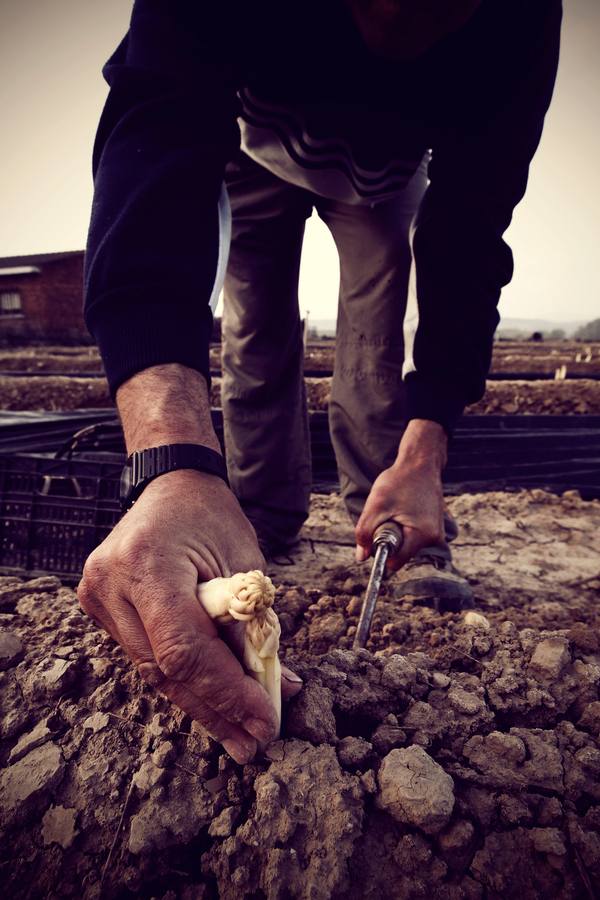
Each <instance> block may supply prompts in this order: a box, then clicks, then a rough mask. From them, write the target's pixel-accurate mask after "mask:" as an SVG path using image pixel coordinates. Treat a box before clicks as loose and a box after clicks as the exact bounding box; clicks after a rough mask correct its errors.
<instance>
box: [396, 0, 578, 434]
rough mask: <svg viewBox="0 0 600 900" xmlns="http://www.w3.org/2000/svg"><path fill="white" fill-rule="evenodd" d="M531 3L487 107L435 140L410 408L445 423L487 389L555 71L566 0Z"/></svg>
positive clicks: (417, 278) (418, 238)
mask: <svg viewBox="0 0 600 900" xmlns="http://www.w3.org/2000/svg"><path fill="white" fill-rule="evenodd" d="M507 6H511V4H507ZM531 7H532V8H533V9H534V10H535V12H534V13H533V15H532V16H530V17H529V20H530V21H529V24H527V23H525V24H523V17H522V16H521V15H520V14H519V12H518V11H516V14H515V16H514V20H513V29H514V32H515V33H516V34H517V38H516V40H515V41H514V46H512V47H511V46H510V45H508V46H505V49H504V53H505V65H504V67H503V71H504V73H505V74H504V76H503V81H502V83H501V84H500V88H499V90H496V91H493V90H492V91H490V96H489V97H486V95H485V88H483V91H482V87H481V85H479V86H478V87H477V92H478V96H479V97H480V101H479V105H480V108H481V106H482V105H483V104H484V103H485V102H486V100H487V102H488V104H489V107H490V108H489V109H486V111H485V113H484V114H480V115H473V116H472V117H471V119H469V120H468V121H465V122H463V123H462V124H460V125H459V126H457V127H452V128H449V129H447V130H446V131H445V132H444V134H443V137H442V138H441V139H440V141H439V143H438V144H437V145H434V148H433V158H432V162H431V165H430V169H429V177H430V185H429V187H428V189H427V192H426V194H425V196H424V198H423V201H422V204H421V208H420V210H419V214H418V217H417V221H416V223H415V230H414V234H413V258H414V266H413V274H412V277H411V288H410V291H409V312H408V314H407V317H406V322H405V332H406V334H405V337H406V346H407V354H406V362H405V368H404V377H405V382H406V389H407V398H408V414H409V418H411V419H415V418H420V419H421V418H422V419H430V420H433V421H436V422H439V423H440V424H442V425H443V426H444V428H445V429H446V431H447V432H448V433H451V432H452V430H453V428H454V426H455V424H456V421H457V420H458V418H459V417H460V416H461V415H462V412H463V410H464V407H465V406H466V405H468V404H470V403H474V402H475V401H477V400H479V399H480V398H481V397H482V396H483V394H484V391H485V380H486V375H487V373H488V371H489V367H490V363H491V354H492V344H493V335H494V331H495V329H496V326H497V324H498V321H499V315H498V312H497V304H498V301H499V298H500V291H501V288H502V287H503V285H505V284H507V283H508V282H509V281H510V279H511V277H512V272H513V260H512V253H511V251H510V249H509V247H508V246H507V244H506V243H505V242H504V240H503V239H502V235H503V233H504V231H505V230H506V229H507V228H508V225H509V224H510V221H511V218H512V213H513V209H514V207H515V206H516V205H517V203H518V202H519V201H520V200H521V198H522V197H523V195H524V193H525V188H526V185H527V176H528V168H529V163H530V161H531V159H532V157H533V155H534V153H535V151H536V148H537V146H538V143H539V140H540V137H541V133H542V126H543V120H544V116H545V113H546V111H547V109H548V106H549V103H550V99H551V96H552V91H553V86H554V80H555V76H556V70H557V64H558V48H559V36H560V21H561V3H560V0H532V4H531ZM519 29H521V31H519ZM498 40H501V38H500V36H499V37H498ZM472 77H473V78H474V79H475V78H477V77H478V73H476V72H473V73H472ZM481 98H482V99H481Z"/></svg>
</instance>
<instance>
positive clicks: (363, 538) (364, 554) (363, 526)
mask: <svg viewBox="0 0 600 900" xmlns="http://www.w3.org/2000/svg"><path fill="white" fill-rule="evenodd" d="M390 518H391V516H390V512H389V510H388V509H387V508H386V507H385V506H384V505H383V502H382V501H381V500H379V497H378V494H377V493H376V492H375V491H373V490H372V491H371V494H370V495H369V497H368V498H367V502H366V504H365V506H364V509H363V511H362V513H361V515H360V518H359V520H358V522H357V523H356V528H355V536H356V562H364V561H365V559H368V558H369V556H370V555H371V551H372V549H373V535H374V534H375V531H376V529H377V528H378V526H379V525H382V524H383V523H384V522H386V521H388V520H389V519H390ZM398 524H400V525H401V524H402V523H401V522H399V523H398Z"/></svg>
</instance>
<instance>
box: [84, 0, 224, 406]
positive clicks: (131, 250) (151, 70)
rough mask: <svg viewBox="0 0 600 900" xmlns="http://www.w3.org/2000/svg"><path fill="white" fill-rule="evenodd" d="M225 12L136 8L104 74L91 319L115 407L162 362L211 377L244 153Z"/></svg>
mask: <svg viewBox="0 0 600 900" xmlns="http://www.w3.org/2000/svg"><path fill="white" fill-rule="evenodd" d="M224 5H225V4H218V3H217V4H204V3H202V4H201V3H197V2H194V0H168V2H165V0H136V2H135V4H134V7H133V12H132V18H131V23H130V27H129V31H128V33H127V34H126V36H125V38H124V39H123V41H122V42H121V43H120V45H119V47H118V48H117V50H116V51H115V53H114V54H113V55H112V56H111V58H110V59H109V60H108V62H107V63H106V65H105V67H104V69H103V74H104V77H105V79H106V81H107V82H108V84H109V86H110V91H109V94H108V98H107V101H106V104H105V107H104V110H103V113H102V116H101V119H100V123H99V127H98V131H97V135H96V141H95V145H94V154H93V173H94V200H93V206H92V213H91V222H90V228H89V234H88V241H87V249H86V258H85V288H84V316H85V320H86V323H87V326H88V328H89V330H90V331H91V333H92V335H93V336H94V338H95V339H96V341H97V343H98V345H99V348H100V352H101V355H102V357H103V360H104V365H105V369H106V373H107V377H108V381H109V385H110V389H111V393H112V395H113V396H114V394H115V392H116V390H117V388H118V387H119V385H120V384H122V382H123V381H125V380H126V379H128V378H130V377H131V376H132V375H134V374H135V373H136V372H138V371H140V370H142V369H145V368H147V367H149V366H152V365H157V364H160V363H170V362H176V363H182V364H184V365H186V366H189V367H191V368H194V369H197V370H198V371H200V372H202V373H203V374H205V375H206V376H207V377H208V375H209V363H208V344H209V339H210V333H211V328H212V314H211V311H210V308H209V299H210V296H211V293H212V290H213V286H214V282H215V277H216V273H217V267H218V259H219V230H220V229H219V211H218V206H219V196H220V193H221V185H222V181H223V172H224V168H225V164H226V162H227V160H228V159H229V158H230V157H231V156H232V155H233V154H234V152H235V150H236V148H237V147H238V146H239V133H238V129H237V121H236V118H237V99H236V75H235V72H234V70H233V67H231V66H229V65H228V64H227V63H226V62H223V53H224V51H223V45H224V41H223V34H224V33H225V32H224V29H225V25H226V23H225V22H221V21H219V19H220V18H224V13H223V12H222V9H223V6H224Z"/></svg>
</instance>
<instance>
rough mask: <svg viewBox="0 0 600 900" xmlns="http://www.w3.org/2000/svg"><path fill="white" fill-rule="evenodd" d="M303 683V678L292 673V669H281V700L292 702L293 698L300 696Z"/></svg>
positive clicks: (283, 667)
mask: <svg viewBox="0 0 600 900" xmlns="http://www.w3.org/2000/svg"><path fill="white" fill-rule="evenodd" d="M303 683H304V682H303V681H302V679H301V678H299V677H298V675H296V673H295V672H292V670H291V669H288V667H287V666H282V667H281V699H282V700H291V698H292V697H295V696H296V694H299V693H300V691H301V690H302V685H303Z"/></svg>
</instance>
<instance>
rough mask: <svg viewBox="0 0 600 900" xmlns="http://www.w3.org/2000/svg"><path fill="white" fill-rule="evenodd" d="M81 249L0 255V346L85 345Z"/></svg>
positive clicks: (86, 339)
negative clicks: (30, 343)
mask: <svg viewBox="0 0 600 900" xmlns="http://www.w3.org/2000/svg"><path fill="white" fill-rule="evenodd" d="M82 303H83V250H71V251H65V252H63V253H35V254H32V255H29V256H4V257H0V342H1V343H20V342H21V341H50V342H58V343H82V342H85V343H90V342H91V338H90V335H89V332H88V330H87V328H86V327H85V324H84V321H83V315H82Z"/></svg>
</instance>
